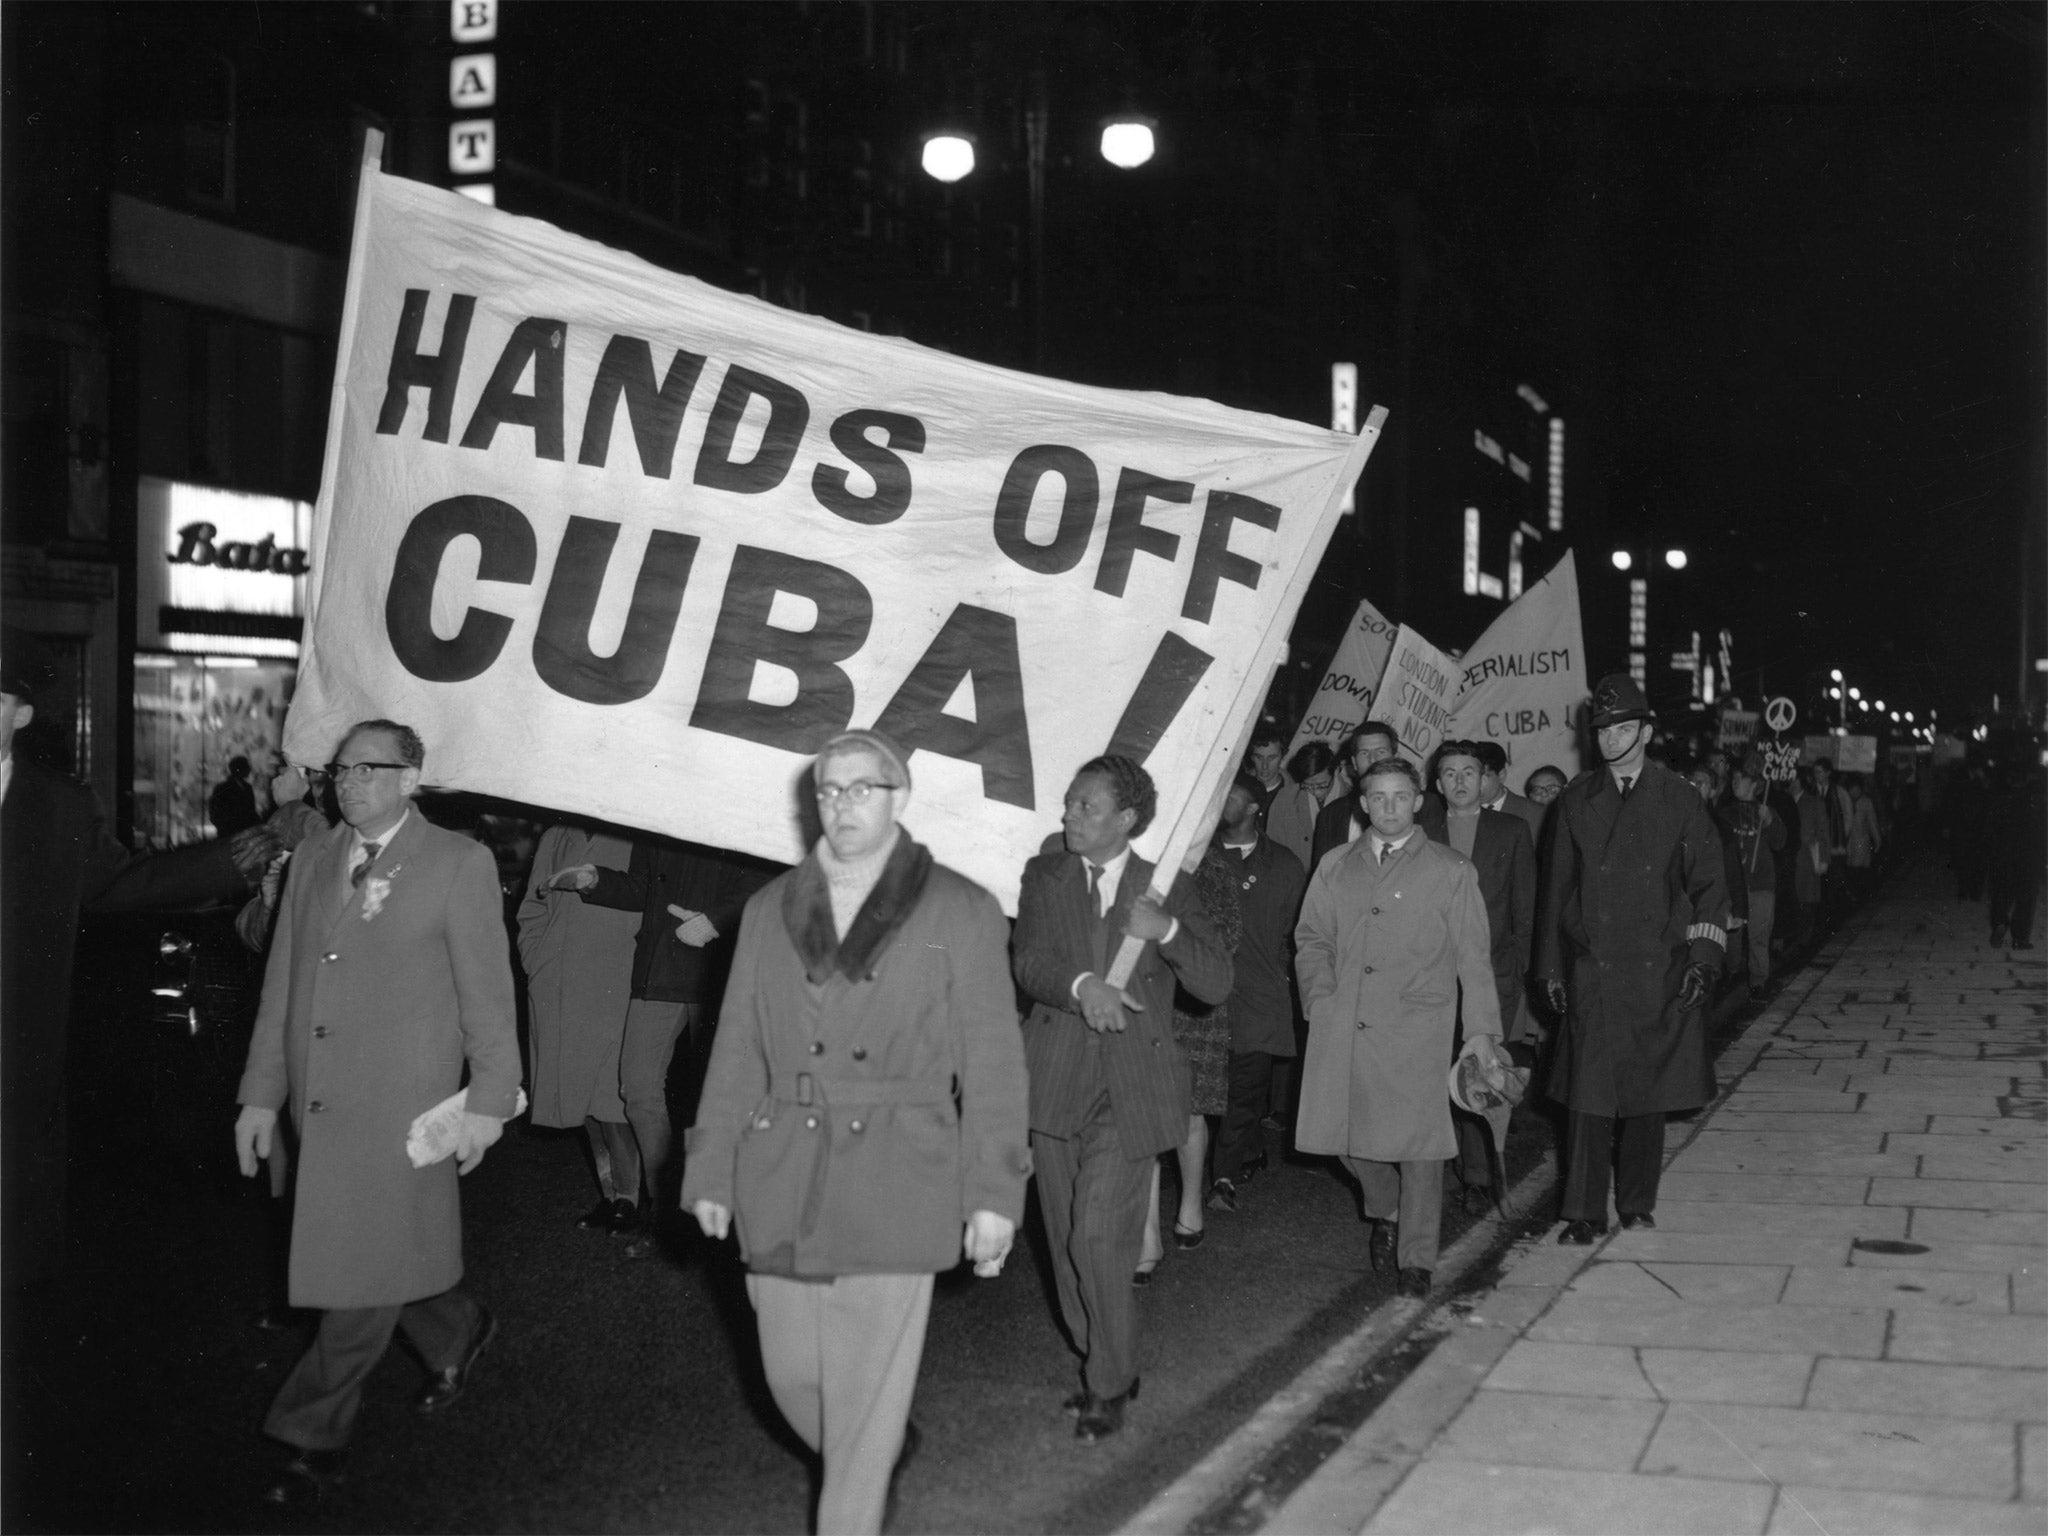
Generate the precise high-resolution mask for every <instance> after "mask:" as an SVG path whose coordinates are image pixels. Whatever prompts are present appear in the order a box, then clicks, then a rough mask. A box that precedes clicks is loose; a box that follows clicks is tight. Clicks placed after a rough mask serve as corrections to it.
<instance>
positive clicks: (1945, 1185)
mask: <svg viewBox="0 0 2048 1536" xmlns="http://www.w3.org/2000/svg"><path fill="white" fill-rule="evenodd" d="M1870 1204H1872V1205H1914V1206H1921V1205H1926V1206H1947V1207H1949V1208H1951V1209H1955V1210H1966V1211H2042V1210H2048V1189H2044V1188H2043V1187H2042V1186H2041V1185H2040V1184H2026V1183H2019V1182H2014V1181H2009V1180H2002V1179H1885V1178H1879V1179H1872V1180H1871V1181H1870Z"/></svg>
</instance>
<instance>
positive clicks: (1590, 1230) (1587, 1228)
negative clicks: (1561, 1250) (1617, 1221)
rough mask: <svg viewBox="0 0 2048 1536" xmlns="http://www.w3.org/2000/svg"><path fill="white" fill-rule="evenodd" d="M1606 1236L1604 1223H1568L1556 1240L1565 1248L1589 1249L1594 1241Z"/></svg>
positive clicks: (1605, 1224)
mask: <svg viewBox="0 0 2048 1536" xmlns="http://www.w3.org/2000/svg"><path fill="white" fill-rule="evenodd" d="M1606 1235H1607V1223H1606V1222H1604V1221H1568V1222H1566V1223H1565V1224H1564V1230H1563V1231H1562V1232H1560V1233H1558V1234H1557V1240H1558V1242H1559V1243H1560V1244H1562V1245H1563V1246H1564V1247H1567V1248H1590V1247H1592V1246H1593V1243H1594V1241H1595V1239H1597V1238H1602V1237H1605V1236H1606Z"/></svg>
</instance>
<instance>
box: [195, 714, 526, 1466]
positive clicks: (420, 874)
mask: <svg viewBox="0 0 2048 1536" xmlns="http://www.w3.org/2000/svg"><path fill="white" fill-rule="evenodd" d="M425 760H426V751H425V748H424V747H423V746H422V745H421V743H420V739H419V737H418V735H416V734H415V733H414V732H413V731H412V730H410V729H409V728H408V727H406V726H403V725H399V724H397V723H395V722H393V721H389V720H368V721H365V722H363V723H362V724H360V725H357V726H355V727H354V728H352V729H351V730H350V731H349V733H348V735H347V736H346V737H344V738H343V740H342V743H341V746H340V748H339V749H338V750H337V752H336V753H335V761H334V763H333V764H332V766H331V769H330V771H331V773H332V776H333V779H334V786H335V797H336V799H337V800H338V801H339V802H340V805H341V824H340V825H339V826H337V827H334V828H333V829H331V830H330V831H328V832H325V833H322V834H316V835H314V836H312V837H309V838H307V839H306V840H305V841H304V842H303V843H301V844H300V845H299V847H298V850H297V852H296V853H294V854H293V856H292V861H291V863H290V865H289V866H288V872H287V874H286V877H285V891H284V898H283V905H282V906H281V907H280V908H279V911H278V919H277V929H276V932H275V935H274V936H273V938H272V940H271V947H270V961H269V964H268V967H267V968H266V970H265V972H264V977H263V1002H262V1005H261V1007H260V1008H259V1010H258V1012H257V1015H256V1027H255V1033H254V1035H253V1037H252V1038H251V1040H250V1042H249V1060H248V1065H247V1066H246V1068H245V1069H244V1070H243V1073H242V1083H241V1087H240V1089H239V1090H238V1091H237V1093H236V1095H235V1096H236V1098H237V1099H238V1100H239V1101H240V1103H241V1104H242V1113H241V1116H240V1118H239V1119H237V1120H236V1122H235V1150H236V1153H237V1154H238V1156H239V1157H240V1159H241V1164H242V1172H243V1173H244V1174H247V1175H250V1176H252V1177H253V1176H254V1175H255V1173H256V1170H257V1167H258V1165H259V1162H260V1161H261V1160H262V1159H264V1158H266V1157H268V1156H269V1155H270V1146H271V1138H272V1136H273V1135H274V1134H275V1133H276V1124H277V1111H278V1109H279V1108H280V1107H281V1106H282V1105H283V1104H284V1103H285V1102H286V1100H287V1099H289V1100H290V1102H291V1109H292V1121H293V1123H294V1125H295V1126H296V1127H297V1129H298V1159H297V1161H298V1169H297V1177H298V1184H297V1202H296V1205H297V1209H296V1212H295V1214H294V1216H293V1220H292V1244H291V1280H290V1297H291V1303H292V1305H293V1306H295V1307H315V1308H319V1309H320V1310H321V1318H320V1328H319V1332H318V1334H317V1335H316V1336H315V1338H314V1341H313V1347H312V1348H311V1349H309V1350H308V1351H307V1352H306V1354H305V1356H304V1357H303V1358H302V1359H301V1360H300V1361H299V1363H298V1364H297V1365H296V1366H295V1367H293V1369H292V1372H291V1374H290V1375H289V1376H287V1377H286V1378H285V1380H284V1384H283V1385H282V1386H281V1387H280V1388H279V1389H278V1393H277V1398H276V1400H275V1401H274V1402H273V1403H272V1404H271V1407H270V1412H269V1415H268V1416H267V1417H266V1418H265V1420H264V1424H263V1428H264V1432H265V1433H266V1434H268V1435H269V1436H270V1437H271V1438H272V1439H275V1440H279V1441H282V1442H283V1443H284V1444H285V1445H287V1446H289V1447H291V1448H292V1449H293V1451H294V1452H295V1454H294V1455H293V1457H292V1459H291V1460H290V1461H289V1462H288V1463H287V1464H286V1467H285V1475H284V1477H283V1478H282V1480H280V1481H279V1482H278V1484H277V1485H276V1486H275V1487H273V1488H272V1489H271V1490H270V1491H269V1493H268V1494H267V1495H266V1497H268V1498H269V1499H271V1500H272V1501H273V1502H276V1503H285V1504H292V1503H300V1502H305V1501H309V1500H316V1499H318V1497H319V1496H320V1495H321V1493H322V1492H324V1491H325V1489H326V1487H327V1486H328V1484H330V1483H332V1482H333V1481H334V1480H335V1479H336V1478H338V1477H339V1476H340V1475H341V1472H342V1468H343V1461H344V1458H345V1454H346V1450H347V1446H348V1440H349V1432H350V1430H351V1429H352V1428H353V1427H354V1424H355V1418H356V1411H357V1409H358V1408H360V1407H361V1405H362V1397H363V1384H364V1382H366V1381H367V1380H368V1379H369V1376H370V1373H371V1371H373V1370H374V1369H375V1368H376V1365H377V1362H378V1361H379V1360H380V1359H381V1358H382V1357H383V1355H384V1351H385V1350H386V1348H388V1347H389V1345H390V1343H391V1335H392V1332H393V1331H394V1330H395V1329H403V1330H404V1331H405V1335H406V1338H407V1339H408V1340H409V1341H410V1342H411V1344H412V1346H413V1348H414V1349H415V1350H417V1351H418V1352H419V1356H420V1360H421V1362H422V1363H423V1364H424V1365H425V1366H426V1367H427V1370H428V1372H429V1381H428V1384H427V1387H426V1390H425V1391H424V1392H422V1393H421V1394H420V1396H419V1397H418V1399H417V1400H416V1401H415V1402H414V1407H415V1408H417V1409H418V1410H419V1411H420V1412H422V1413H434V1412H438V1411H439V1410H441V1409H443V1408H446V1407H447V1406H448V1405H449V1404H451V1403H453V1402H454V1401H455V1400H456V1399H457V1398H458V1397H460V1396H461V1395H462V1392H463V1389H464V1388H465V1387H466V1386H467V1384H468V1381H469V1376H470V1370H471V1367H472V1366H473V1365H474V1364H475V1362H476V1358H477V1356H478V1355H479V1354H481V1353H482V1351H483V1348H484V1346H485V1345H486V1344H487V1343H488V1342H489V1341H490V1338H491V1333H492V1329H493V1322H492V1318H491V1314H490V1313H489V1311H488V1310H486V1309H485V1308H484V1306H483V1305H482V1304H481V1303H479V1302H477V1301H475V1300H473V1299H472V1298H470V1297H468V1296H466V1295H464V1294H463V1293H462V1292H460V1291H458V1290H456V1289H455V1286H456V1284H457V1282H459V1281H460V1280H461V1279H462V1207H461V1196H460V1194H459V1193H458V1191H457V1188H456V1175H457V1170H458V1166H459V1169H460V1171H461V1172H462V1173H468V1172H470V1171H471V1170H472V1169H473V1168H475V1167H476V1166H477V1164H478V1163H480V1162H481V1161H482V1160H483V1155H484V1151H485V1149H486V1148H488V1147H489V1146H490V1145H491V1144H492V1143H493V1142H495V1141H497V1139H498V1137H499V1136H500V1135H501V1134H502V1133H503V1130H504V1123H505V1121H506V1120H507V1119H509V1118H510V1117H511V1116H512V1114H513V1113H514V1111H515V1108H516V1104H517V1099H518V1095H519V1044H518V1039H517V1036H516V1034H515V1032H514V1022H513V1000H512V963H511V953H510V946H509V945H508V943H507V941H506V936H505V923H504V917H503V907H502V900H501V897H500V894H499V890H498V866H497V863H496V861H495V860H494V859H493V858H492V857H491V852H490V850H489V849H488V848H486V847H484V846H483V845H482V844H481V843H478V842H474V841H472V840H471V839H469V838H466V837H463V836H461V835H460V834H458V833H455V832H449V831H444V830H443V829H442V828H440V827H436V826H432V825H430V824H429V823H428V821H427V819H426V817H424V816H422V815H421V814H420V813H419V812H418V810H417V809H415V808H414V807H413V805H412V803H411V801H412V796H413V794H414V792H415V791H417V790H418V788H419V785H420V768H421V765H422V764H423V763H424V762H425ZM465 1062H466V1063H467V1064H468V1067H469V1087H468V1098H467V1100H466V1101H465V1108H464V1111H463V1112H462V1114H461V1117H460V1119H459V1121H458V1134H457V1137H456V1141H455V1159H454V1162H453V1163H451V1162H449V1161H445V1160H444V1161H441V1162H435V1163H430V1164H428V1165H427V1166H426V1167H414V1166H413V1163H412V1159H411V1158H410V1157H409V1156H408V1155H407V1150H406V1138H407V1134H408V1132H409V1131H410V1129H411V1127H412V1123H413V1121H414V1120H415V1119H417V1118H418V1117H419V1116H420V1115H421V1114H422V1113H424V1112H425V1111H427V1110H430V1109H433V1108H434V1107H435V1106H436V1105H438V1104H440V1103H441V1102H442V1101H443V1100H445V1099H447V1098H449V1097H450V1096H452V1095H453V1094H454V1093H455V1092H456V1091H457V1090H458V1089H459V1088H461V1086H462V1069H463V1065H464V1063H465Z"/></svg>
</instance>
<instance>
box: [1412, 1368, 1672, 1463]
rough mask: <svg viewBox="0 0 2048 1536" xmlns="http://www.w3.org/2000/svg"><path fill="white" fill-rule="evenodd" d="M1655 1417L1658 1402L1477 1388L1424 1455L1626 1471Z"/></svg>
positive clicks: (1645, 1440) (1659, 1409)
mask: <svg viewBox="0 0 2048 1536" xmlns="http://www.w3.org/2000/svg"><path fill="white" fill-rule="evenodd" d="M1663 1413H1664V1405H1663V1404H1662V1403H1660V1402H1658V1401H1656V1400H1655V1399H1652V1400H1650V1401H1648V1402H1642V1401H1633V1400H1629V1399H1625V1398H1611V1397H1585V1396H1580V1395H1577V1394H1566V1393H1561V1392H1495V1391H1490V1390H1487V1389H1485V1388H1482V1389H1481V1390H1480V1391H1479V1393H1478V1395H1476V1396H1475V1397H1474V1398H1473V1399H1472V1401H1471V1402H1470V1403H1468V1404H1467V1405H1466V1407H1465V1411H1464V1412H1463V1413H1461V1414H1459V1415H1458V1417H1457V1418H1456V1420H1454V1421H1453V1422H1452V1424H1451V1427H1450V1428H1449V1429H1447V1430H1446V1431H1445V1432H1444V1433H1443V1435H1442V1437H1441V1438H1440V1439H1438V1440H1437V1442H1436V1443H1435V1444H1434V1445H1432V1446H1431V1447H1430V1448H1429V1450H1428V1452H1427V1453H1426V1455H1427V1456H1428V1457H1430V1458H1441V1457H1446V1456H1450V1457H1457V1458H1459V1459H1461V1460H1465V1461H1485V1462H1491V1463H1501V1462H1513V1463H1518V1464H1520V1465H1523V1466H1531V1467H1577V1468H1582V1469H1584V1470H1586V1471H1594V1472H1628V1471H1632V1470H1633V1469H1634V1467H1635V1464H1636V1458H1637V1457H1638V1456H1640V1455H1641V1454H1642V1450H1643V1447H1644V1446H1646V1445H1648V1444H1649V1442H1650V1436H1651V1435H1652V1434H1653V1433H1655V1431H1656V1428H1657V1421H1658V1420H1659V1419H1660V1418H1661V1417H1663Z"/></svg>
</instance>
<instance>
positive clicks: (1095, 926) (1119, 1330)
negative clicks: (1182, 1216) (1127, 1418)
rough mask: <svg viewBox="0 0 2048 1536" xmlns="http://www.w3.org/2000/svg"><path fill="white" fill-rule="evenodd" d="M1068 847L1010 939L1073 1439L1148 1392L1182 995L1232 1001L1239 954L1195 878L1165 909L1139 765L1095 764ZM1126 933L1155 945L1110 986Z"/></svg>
mask: <svg viewBox="0 0 2048 1536" xmlns="http://www.w3.org/2000/svg"><path fill="white" fill-rule="evenodd" d="M1065 805H1066V809H1065V817H1064V823H1063V825H1064V842H1065V846H1064V847H1059V848H1054V849H1052V850H1050V851H1048V852H1045V853H1041V854H1039V855H1038V857H1036V858H1035V859H1033V860H1032V861H1031V862H1030V863H1029V864H1027V865H1025V866H1024V882H1023V887H1022V889H1021V890H1020V892H1019V893H1018V896H1017V926H1016V930H1015V932H1014V933H1013V934H1012V935H1011V952H1012V965H1013V968H1014V969H1015V971H1016V976H1017V984H1018V986H1020V987H1021V988H1022V989H1023V990H1024V993H1025V995H1026V996H1027V997H1028V998H1029V999H1030V1000H1031V1011H1030V1013H1029V1014H1028V1015H1027V1016H1026V1017H1025V1020H1024V1051H1025V1058H1026V1060H1027V1061H1028V1062H1029V1064H1030V1068H1031V1152H1032V1160H1033V1163H1034V1164H1035V1166H1036V1167H1037V1169H1038V1205H1039V1209H1040V1210H1041V1211H1042V1212H1043V1213H1044V1215H1045V1230H1046V1236H1047V1237H1048V1238H1049V1239H1050V1241H1051V1246H1052V1264H1053V1277H1054V1281H1055V1284H1056V1285H1057V1287H1058V1290H1059V1299H1060V1313H1061V1315H1062V1316H1063V1317H1064V1318H1065V1320H1066V1324H1067V1331H1068V1333H1070V1334H1071V1335H1072V1336H1073V1340H1074V1344H1075V1347H1076V1348H1077V1349H1079V1350H1080V1352H1081V1357H1082V1362H1083V1363H1082V1369H1081V1390H1080V1391H1079V1392H1077V1393H1075V1394H1074V1395H1073V1396H1072V1397H1070V1398H1068V1399H1067V1402H1066V1407H1067V1409H1068V1411H1069V1412H1071V1413H1073V1414H1074V1415H1075V1416H1076V1418H1075V1424H1074V1434H1075V1436H1076V1438H1078V1439H1080V1440H1081V1441H1083V1442H1084V1443H1093V1442H1095V1441H1098V1440H1102V1439H1105V1438H1106V1437H1108V1436H1110V1435H1113V1434H1115V1433H1116V1432H1117V1431H1118V1430H1119V1429H1121V1428H1122V1427H1123V1420H1124V1406H1125V1404H1126V1403H1128V1402H1129V1401H1130V1400H1131V1399H1133V1398H1135V1397H1136V1396H1137V1395H1138V1362H1137V1320H1136V1318H1135V1316H1134V1314H1133V1308H1132V1305H1131V1273H1132V1271H1133V1270H1134V1269H1136V1267H1137V1263H1138V1250H1139V1245H1140V1243H1141V1241H1142V1238H1143V1233H1144V1226H1145V1201H1146V1197H1147V1196H1148V1194H1149V1193H1150V1191H1151V1188H1152V1165H1153V1160H1154V1159H1155V1158H1157V1157H1158V1155H1159V1154H1160V1153H1161V1152H1164V1151H1167V1150H1168V1149H1169V1148H1173V1147H1178V1146H1179V1145H1180V1144H1181V1142H1182V1141H1183V1140H1184V1139H1185V1138H1186V1136H1187V1133H1188V1104H1189V1100H1190V1096H1191V1089H1190V1084H1189V1081H1188V1063H1187V1058H1186V1057H1185V1056H1184V1055H1182V1054H1181V1048H1180V1046H1179V1045H1178V1044H1177V1043H1175V1041H1174V1037H1173V988H1174V983H1175V982H1176V981H1178V982H1179V983H1180V985H1181V986H1183V987H1185V988H1186V989H1187V990H1188V991H1189V992H1190V993H1191V994H1192V995H1193V996H1194V997H1195V998H1197V999H1198V1000H1200V1001H1201V1002H1205V1003H1220V1002H1222V1001H1223V1000H1224V999H1225V998H1227V997H1229V996H1230V988H1231V981H1232V972H1231V963H1230V956H1229V954H1228V953H1227V952H1226V951H1225V950H1224V949H1223V947H1222V945H1220V944H1219V943H1218V942H1217V941H1216V936H1215V933H1214V931H1213V930H1212V929H1211V928H1210V926H1209V921H1208V919H1207V918H1206V917H1204V916H1203V915H1202V911H1201V905H1200V903H1199V902H1198V901H1196V900H1195V899H1194V897H1193V895H1192V894H1191V892H1190V891H1189V888H1188V882H1187V881H1186V880H1185V879H1181V880H1177V881H1176V882H1175V883H1174V886H1173V889H1172V890H1171V891H1170V892H1169V894H1168V896H1167V899H1166V900H1165V901H1164V902H1161V901H1159V900H1157V899H1156V898H1154V897H1153V895H1152V894H1151V891H1150V889H1149V887H1150V885H1151V883H1152V865H1151V864H1150V863H1149V862H1147V861H1146V860H1144V859H1141V858H1139V857H1138V855H1137V854H1136V853H1134V852H1133V851H1132V849H1131V839H1132V838H1134V837H1136V836H1138V835H1139V834H1141V833H1142V832H1143V831H1144V830H1145V827H1146V825H1147V824H1148V823H1149V822H1150V821H1151V820H1152V813H1153V811H1154V809H1155V808H1156V807H1157V805H1158V795H1157V793H1156V792H1155V791H1154V789H1153V787H1152V779H1151V776H1150V775H1149V774H1147V773H1146V772H1145V770H1144V769H1143V768H1141V767H1139V766H1138V765H1137V764H1136V763H1134V762H1132V761H1131V760H1130V759H1129V758H1127V757H1098V758H1096V759H1094V760H1093V761H1091V762H1087V763H1083V764H1082V765H1081V771H1080V772H1079V773H1077V774H1075V775H1074V782H1073V783H1072V784H1071V785H1069V786H1068V788H1067V796H1066V802H1065ZM1125 934H1129V935H1130V936H1131V937H1132V938H1135V939H1140V940H1142V941H1144V949H1143V951H1142V952H1141V954H1140V957H1139V960H1138V964H1137V968H1136V969H1135V970H1134V971H1133V972H1132V973H1131V977H1130V980H1129V981H1128V982H1126V983H1125V984H1124V986H1123V987H1122V988H1121V989H1119V988H1116V987H1113V986H1111V985H1110V984H1109V982H1108V981H1107V980H1106V978H1107V976H1108V974H1109V969H1110V964H1111V962H1112V960H1113V959H1114V958H1115V956H1116V953H1117V950H1118V948H1119V947H1120V945H1121V943H1122V940H1123V937H1124V935H1125Z"/></svg>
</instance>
